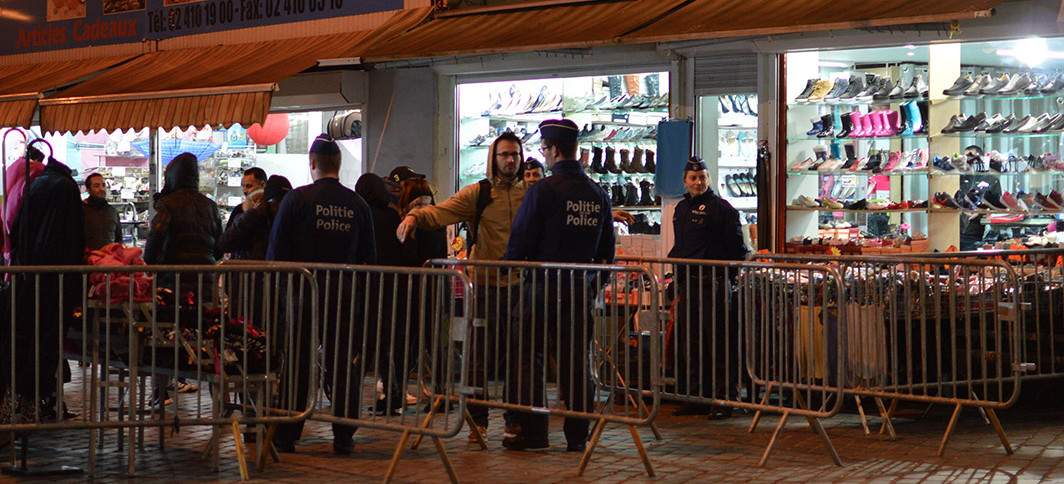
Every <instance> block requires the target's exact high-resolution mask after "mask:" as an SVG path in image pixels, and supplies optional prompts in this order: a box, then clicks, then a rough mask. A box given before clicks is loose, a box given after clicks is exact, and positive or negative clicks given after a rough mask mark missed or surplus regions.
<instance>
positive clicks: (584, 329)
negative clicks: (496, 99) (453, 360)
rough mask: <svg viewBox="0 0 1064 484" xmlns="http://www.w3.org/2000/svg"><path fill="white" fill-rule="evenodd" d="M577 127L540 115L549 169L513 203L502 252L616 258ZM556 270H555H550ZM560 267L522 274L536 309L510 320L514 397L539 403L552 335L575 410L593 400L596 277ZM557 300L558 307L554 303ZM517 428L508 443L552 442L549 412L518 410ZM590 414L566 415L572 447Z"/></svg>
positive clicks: (583, 435)
mask: <svg viewBox="0 0 1064 484" xmlns="http://www.w3.org/2000/svg"><path fill="white" fill-rule="evenodd" d="M579 131H580V129H579V128H578V127H577V126H576V124H575V123H573V122H572V121H569V120H567V119H563V120H558V119H551V120H547V121H544V122H542V123H540V125H539V132H540V134H541V136H542V140H541V141H540V146H541V147H540V152H541V153H543V157H544V160H545V161H546V166H547V169H548V170H550V171H551V175H550V176H548V177H547V178H544V179H543V180H541V181H539V182H537V183H536V184H534V185H532V186H531V187H530V188H529V189H528V193H527V194H526V195H525V199H524V201H523V202H522V203H521V208H520V209H518V211H517V216H516V217H515V218H514V224H513V227H512V228H511V232H510V241H509V243H508V245H507V247H506V254H505V255H504V256H503V259H506V260H531V261H548V262H572V263H590V262H603V263H612V262H613V260H614V250H615V249H614V242H615V240H614V234H613V224H612V223H611V222H612V220H613V214H612V213H611V211H610V198H609V196H608V195H607V194H606V192H605V191H604V190H603V189H602V188H600V187H599V186H598V185H597V184H596V183H594V182H593V181H591V179H590V178H588V176H587V175H586V174H585V173H584V170H583V167H581V166H580V162H579V161H577V151H578V150H577V142H576V137H577V133H579ZM552 272H553V274H552ZM559 275H560V274H559V271H557V270H555V271H538V272H537V273H536V274H526V277H525V281H526V282H525V283H524V290H525V291H527V292H526V297H525V300H526V301H528V302H529V303H530V304H534V305H535V309H534V310H533V308H531V307H529V308H525V310H524V311H521V313H522V314H523V315H524V316H525V319H524V320H520V321H515V327H514V328H513V331H512V334H514V335H518V337H519V338H521V340H520V341H517V342H513V343H512V344H511V346H512V347H514V348H520V351H515V354H516V356H517V358H516V360H515V361H514V366H513V367H514V368H516V371H515V373H514V374H512V375H511V381H510V385H509V387H510V391H511V394H510V397H509V398H510V399H511V401H512V402H513V403H518V404H521V405H533V406H536V407H544V406H545V405H546V391H545V388H543V381H544V380H545V379H544V378H543V374H544V372H545V371H546V370H545V361H546V356H547V355H546V352H547V348H545V347H544V339H545V337H546V338H549V339H550V340H551V341H556V342H557V346H553V347H556V348H557V352H558V354H557V355H556V356H557V360H558V371H559V375H558V392H559V396H560V397H561V398H562V399H563V400H565V402H566V406H567V407H568V408H569V409H570V410H573V411H578V412H589V411H591V410H592V408H593V404H594V402H593V397H592V387H591V382H590V378H589V368H588V359H587V352H588V345H589V342H590V337H591V331H592V319H591V309H590V305H589V303H590V302H591V301H592V300H593V299H594V297H595V295H594V292H595V289H596V288H597V285H596V284H595V281H592V280H590V278H588V277H585V276H583V275H579V274H578V275H576V276H575V277H574V276H572V275H570V274H568V273H566V274H565V275H564V276H563V277H558V276H559ZM558 304H560V305H562V307H557V306H555V305H558ZM519 420H520V429H521V430H520V432H519V433H518V434H517V435H516V436H513V437H508V438H506V439H504V440H503V446H504V447H506V448H508V449H512V450H527V449H539V448H545V447H548V446H549V442H548V440H547V430H548V420H547V415H545V414H541V413H536V414H529V413H521V414H520V415H519ZM589 424H590V422H589V421H588V420H585V419H579V418H566V419H565V425H564V430H565V439H566V441H567V442H568V447H567V449H568V450H569V451H575V452H581V451H583V450H584V448H585V446H586V443H587V437H588V429H589Z"/></svg>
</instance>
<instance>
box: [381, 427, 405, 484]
mask: <svg viewBox="0 0 1064 484" xmlns="http://www.w3.org/2000/svg"><path fill="white" fill-rule="evenodd" d="M409 439H410V431H409V430H404V431H403V436H402V437H400V438H399V445H397V446H396V447H395V454H394V455H392V462H391V464H389V465H388V472H387V473H385V474H384V482H385V483H388V482H392V477H393V476H395V468H396V467H399V459H401V458H403V448H405V447H406V441H407V440H409Z"/></svg>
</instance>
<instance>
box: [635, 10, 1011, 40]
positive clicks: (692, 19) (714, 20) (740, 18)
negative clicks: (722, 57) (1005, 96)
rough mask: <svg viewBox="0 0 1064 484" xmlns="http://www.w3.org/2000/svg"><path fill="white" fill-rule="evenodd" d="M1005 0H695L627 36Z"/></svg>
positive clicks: (724, 31) (833, 20)
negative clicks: (865, 0) (854, 0)
mask: <svg viewBox="0 0 1064 484" xmlns="http://www.w3.org/2000/svg"><path fill="white" fill-rule="evenodd" d="M1003 1H1004V0H937V1H933V2H929V1H927V0H879V1H875V2H839V1H835V0H802V1H800V2H796V1H793V0H694V1H692V2H689V3H687V4H686V5H684V6H682V7H680V8H678V9H676V10H674V11H673V12H671V13H669V14H668V15H666V16H665V17H663V18H661V19H658V20H657V21H655V22H654V23H653V24H650V25H648V26H646V27H644V28H642V29H640V30H639V31H637V32H633V33H632V34H630V35H628V36H626V37H625V41H626V42H671V41H678V40H692V39H708V38H723V37H739V36H748V35H779V34H789V33H797V32H814V31H824V30H838V29H854V28H868V27H886V26H891V25H908V24H919V23H934V22H949V21H952V20H965V19H972V18H980V17H989V16H991V15H992V13H993V11H992V9H993V8H994V7H995V6H997V5H998V4H1000V3H1002V2H1003Z"/></svg>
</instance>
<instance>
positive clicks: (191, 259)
mask: <svg viewBox="0 0 1064 484" xmlns="http://www.w3.org/2000/svg"><path fill="white" fill-rule="evenodd" d="M221 233H222V222H221V219H220V218H219V217H218V206H217V205H215V203H214V202H213V201H211V199H209V198H207V197H206V196H204V195H203V194H201V193H200V192H199V164H198V163H197V161H196V157H195V156H194V155H192V154H191V153H182V154H180V155H178V156H177V158H174V160H173V161H171V162H170V164H169V165H168V166H167V167H166V181H165V183H164V185H163V190H162V191H161V192H159V194H158V195H156V199H155V216H154V217H153V218H152V220H151V229H150V230H149V232H148V238H147V241H146V243H145V244H144V262H147V263H148V264H214V261H215V255H214V251H215V243H216V241H217V240H218V237H219V236H220V235H221Z"/></svg>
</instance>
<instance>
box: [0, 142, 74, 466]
mask: <svg viewBox="0 0 1064 484" xmlns="http://www.w3.org/2000/svg"><path fill="white" fill-rule="evenodd" d="M23 173H25V172H23ZM71 173H72V172H71V170H70V168H68V167H67V166H66V165H64V164H62V163H60V162H58V161H56V160H55V159H51V160H49V162H48V164H47V165H42V167H41V172H40V175H39V176H38V177H36V178H35V179H34V180H33V181H32V182H30V185H29V187H28V189H27V190H26V193H25V195H24V197H23V198H22V200H21V204H20V205H19V210H18V215H17V216H15V218H14V220H13V223H12V227H11V229H12V231H11V239H10V240H11V258H12V263H13V264H15V265H23V266H56V265H70V266H74V265H82V264H83V260H84V259H83V257H84V254H85V213H84V211H83V209H82V208H81V205H82V204H81V193H80V190H79V189H78V184H77V182H75V181H74V178H73V177H72V176H71ZM14 280H15V284H13V289H14V290H15V295H14V300H15V302H16V304H17V306H16V308H15V318H14V324H15V328H14V331H13V332H12V329H11V328H10V327H5V326H7V325H8V324H10V323H9V319H8V318H3V319H2V320H0V362H2V363H0V366H3V367H4V368H9V367H10V368H11V371H8V370H6V369H5V371H3V372H0V373H3V375H0V389H2V390H3V391H2V397H0V423H8V422H6V421H5V419H10V417H11V416H12V415H15V414H21V415H22V416H23V417H24V418H26V417H28V418H29V420H28V421H29V422H33V421H36V420H37V418H38V416H39V415H40V411H41V410H43V409H40V408H39V407H38V406H37V405H38V403H37V402H40V401H41V399H45V398H49V397H52V396H53V395H54V393H55V391H56V388H57V376H58V375H61V374H62V373H61V372H57V369H58V363H59V359H60V356H61V353H60V347H59V334H60V331H61V330H62V324H64V323H66V322H69V321H70V320H71V318H72V317H73V308H74V306H75V301H81V297H82V295H83V294H84V293H83V292H82V288H81V285H80V284H79V281H80V278H74V277H67V278H66V279H65V282H62V281H63V280H61V279H60V278H59V275H58V274H40V275H20V276H15V277H14ZM20 280H22V282H21V283H19V281H20ZM61 282H62V283H61ZM6 297H7V296H5V298H6ZM61 301H62V302H61ZM12 333H14V338H15V341H14V342H12V341H10V338H11V335H12ZM13 348H14V350H12V349H13ZM12 351H14V354H12ZM12 374H13V375H14V377H15V379H14V381H13V382H12V381H10V377H11V375H12ZM12 389H13V390H14V392H11V391H10V390H12ZM35 410H36V411H35ZM23 423H25V422H23ZM0 446H2V445H0Z"/></svg>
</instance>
